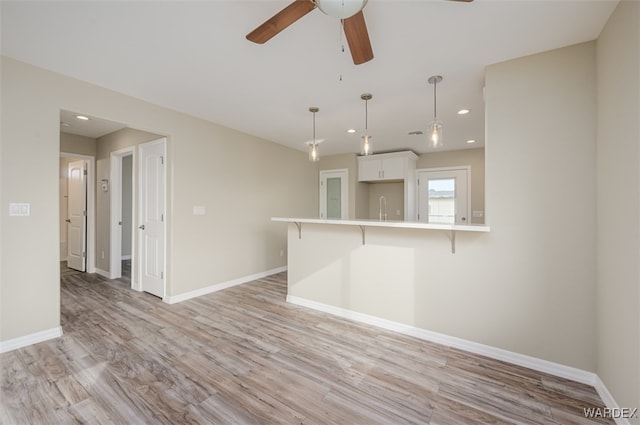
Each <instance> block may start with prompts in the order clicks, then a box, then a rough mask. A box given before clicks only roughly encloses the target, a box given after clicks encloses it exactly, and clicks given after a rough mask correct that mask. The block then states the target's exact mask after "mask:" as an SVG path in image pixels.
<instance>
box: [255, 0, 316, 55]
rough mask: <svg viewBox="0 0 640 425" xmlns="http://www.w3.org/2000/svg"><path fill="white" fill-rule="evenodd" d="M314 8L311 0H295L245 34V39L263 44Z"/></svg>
mask: <svg viewBox="0 0 640 425" xmlns="http://www.w3.org/2000/svg"><path fill="white" fill-rule="evenodd" d="M315 8H316V5H315V3H313V2H312V1H311V0H295V1H294V2H293V3H291V4H290V5H289V6H287V7H285V8H284V9H282V10H281V11H280V12H278V13H276V14H275V15H273V16H272V17H271V18H269V19H268V20H267V21H265V23H263V24H262V25H260V26H259V27H258V28H256V29H254V30H253V31H251V32H250V33H249V34H247V40H249V41H253V42H254V43H258V44H263V43H265V42H267V41H268V40H270V39H271V38H272V37H274V36H275V35H277V34H278V33H279V32H280V31H282V30H283V29H285V28H286V27H288V26H289V25H291V24H293V23H294V22H295V21H297V20H298V19H300V18H302V17H303V16H304V15H306V14H307V13H309V12H311V11H312V10H313V9H315Z"/></svg>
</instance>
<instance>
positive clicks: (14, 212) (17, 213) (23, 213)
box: [9, 202, 31, 217]
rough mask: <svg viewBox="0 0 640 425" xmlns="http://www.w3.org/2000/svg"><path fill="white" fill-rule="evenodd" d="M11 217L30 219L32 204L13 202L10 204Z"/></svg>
mask: <svg viewBox="0 0 640 425" xmlns="http://www.w3.org/2000/svg"><path fill="white" fill-rule="evenodd" d="M9 215H10V216H12V217H29V216H30V215H31V204H28V203H17V202H12V203H10V204H9Z"/></svg>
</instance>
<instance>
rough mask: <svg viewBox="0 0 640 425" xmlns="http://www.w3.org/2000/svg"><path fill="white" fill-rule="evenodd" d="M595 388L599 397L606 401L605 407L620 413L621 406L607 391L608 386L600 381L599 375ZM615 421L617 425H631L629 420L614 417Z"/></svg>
mask: <svg viewBox="0 0 640 425" xmlns="http://www.w3.org/2000/svg"><path fill="white" fill-rule="evenodd" d="M594 387H595V389H596V391H597V392H598V395H599V396H600V398H601V399H602V401H604V404H605V406H607V407H608V408H609V409H612V410H613V411H615V412H619V411H620V406H619V405H618V403H617V402H616V400H615V399H614V398H613V396H612V395H611V393H610V392H609V390H608V389H607V387H606V385H604V382H602V379H600V377H599V376H597V375H596V383H595V384H594ZM613 419H614V420H615V421H616V425H631V422H629V419H627V418H622V417H620V418H618V417H614V418H613Z"/></svg>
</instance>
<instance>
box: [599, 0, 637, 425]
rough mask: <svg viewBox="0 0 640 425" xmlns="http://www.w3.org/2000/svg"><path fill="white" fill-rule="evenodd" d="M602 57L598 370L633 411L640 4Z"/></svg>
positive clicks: (612, 28) (612, 25) (608, 29)
mask: <svg viewBox="0 0 640 425" xmlns="http://www.w3.org/2000/svg"><path fill="white" fill-rule="evenodd" d="M597 56H598V62H597V64H598V68H597V70H598V144H597V149H598V181H597V187H598V208H597V211H598V289H597V293H598V303H597V336H598V337H597V341H598V350H597V353H598V366H597V372H598V375H599V376H600V378H601V379H602V380H603V381H604V383H605V385H606V386H607V388H608V389H609V391H610V392H611V394H612V395H613V397H614V398H615V399H616V401H617V402H618V404H619V405H620V406H621V407H632V408H633V407H640V119H639V117H640V2H637V1H622V2H620V4H619V6H618V7H617V9H616V10H615V12H614V13H613V15H612V16H611V18H610V19H609V22H608V23H607V24H606V26H605V28H604V30H603V31H602V34H601V35H600V38H599V40H598V48H597ZM632 423H635V424H638V423H640V419H638V418H635V420H633V421H632Z"/></svg>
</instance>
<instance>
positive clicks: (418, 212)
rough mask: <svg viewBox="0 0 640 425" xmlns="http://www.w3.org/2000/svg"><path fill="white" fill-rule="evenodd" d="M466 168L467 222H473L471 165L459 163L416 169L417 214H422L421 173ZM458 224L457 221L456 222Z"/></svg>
mask: <svg viewBox="0 0 640 425" xmlns="http://www.w3.org/2000/svg"><path fill="white" fill-rule="evenodd" d="M460 170H464V171H466V173H467V182H466V183H467V211H466V215H465V216H466V217H467V224H469V223H471V165H458V166H451V167H435V168H420V169H417V170H416V174H415V175H416V207H415V214H416V215H415V216H416V217H418V216H419V214H420V185H419V184H418V182H419V181H420V174H421V173H433V172H447V171H460ZM456 224H457V223H456Z"/></svg>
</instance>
